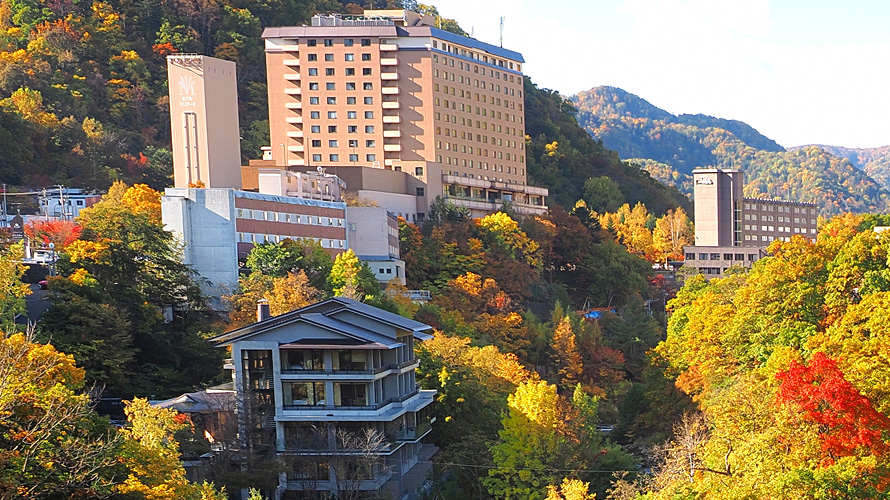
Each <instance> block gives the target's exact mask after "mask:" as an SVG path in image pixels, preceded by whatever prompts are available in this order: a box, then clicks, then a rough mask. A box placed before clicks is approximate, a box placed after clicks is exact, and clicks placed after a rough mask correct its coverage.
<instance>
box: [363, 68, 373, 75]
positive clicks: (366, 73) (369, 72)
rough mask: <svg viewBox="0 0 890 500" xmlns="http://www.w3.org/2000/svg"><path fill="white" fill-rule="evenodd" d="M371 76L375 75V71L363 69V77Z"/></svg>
mask: <svg viewBox="0 0 890 500" xmlns="http://www.w3.org/2000/svg"><path fill="white" fill-rule="evenodd" d="M371 74H373V71H372V70H371V68H362V75H364V76H371Z"/></svg>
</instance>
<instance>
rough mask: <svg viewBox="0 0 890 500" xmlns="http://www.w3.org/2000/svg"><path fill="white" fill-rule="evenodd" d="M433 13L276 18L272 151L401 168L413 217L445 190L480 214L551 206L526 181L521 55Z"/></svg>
mask: <svg viewBox="0 0 890 500" xmlns="http://www.w3.org/2000/svg"><path fill="white" fill-rule="evenodd" d="M434 24H435V23H434V20H433V19H432V18H431V17H429V16H420V15H419V14H417V13H414V12H411V11H405V10H385V11H365V15H364V16H361V17H343V16H336V15H335V16H315V17H313V19H312V25H311V26H300V27H281V28H267V29H266V30H265V32H264V33H263V38H264V39H265V43H266V66H267V75H268V89H269V127H270V140H271V148H270V149H271V151H270V152H271V160H272V162H274V164H275V165H276V166H278V167H286V168H289V169H292V170H305V169H314V168H317V167H325V168H332V169H337V170H338V171H340V170H345V168H344V167H356V168H358V167H362V168H365V169H379V170H393V171H401V172H403V173H405V174H407V175H410V176H412V177H413V178H415V179H416V180H417V181H419V182H416V183H415V182H413V181H412V182H402V183H400V184H401V185H400V186H398V187H397V188H393V191H394V192H395V193H396V194H401V195H409V196H412V200H411V201H412V202H414V203H416V210H415V211H414V213H412V214H411V216H409V217H408V218H409V220H411V219H412V218H413V219H422V218H423V217H424V215H425V213H426V211H427V208H428V207H429V204H430V202H431V201H432V200H433V199H434V198H435V197H436V196H442V197H445V198H447V199H448V200H449V201H451V202H452V203H454V204H456V205H460V206H465V207H467V208H469V209H470V210H471V213H472V214H473V215H474V216H478V215H485V214H487V213H491V212H494V211H496V210H498V209H499V208H500V207H501V206H502V204H503V203H504V202H511V203H512V204H513V207H514V209H515V210H516V211H517V212H518V213H525V214H539V213H543V212H545V211H546V209H547V207H546V203H545V198H546V196H547V194H548V193H547V189H545V188H539V187H533V186H529V185H527V183H526V156H525V154H526V151H525V124H524V115H525V112H524V104H523V103H524V101H523V76H522V64H523V62H524V61H523V58H522V55H521V54H519V53H517V52H514V51H511V50H507V49H504V48H501V47H497V46H494V45H489V44H487V43H482V42H479V41H477V40H475V39H472V38H468V37H464V36H459V35H455V34H453V33H450V32H447V31H444V30H441V29H438V28H436V27H435V26H434ZM338 175H339V174H338ZM406 186H407V188H406ZM403 191H404V192H403ZM399 212H401V210H399Z"/></svg>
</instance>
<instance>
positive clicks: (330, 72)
mask: <svg viewBox="0 0 890 500" xmlns="http://www.w3.org/2000/svg"><path fill="white" fill-rule="evenodd" d="M345 73H346V76H355V68H345ZM373 74H374V70H373V69H372V68H362V76H371V75H373ZM324 75H325V76H337V70H336V69H334V68H325V70H324ZM309 76H318V68H309ZM350 90H355V88H352V89H350Z"/></svg>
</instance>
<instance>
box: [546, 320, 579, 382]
mask: <svg viewBox="0 0 890 500" xmlns="http://www.w3.org/2000/svg"><path fill="white" fill-rule="evenodd" d="M551 346H552V348H553V364H554V365H555V368H556V370H557V374H558V376H559V386H560V387H562V388H564V389H570V388H573V387H575V385H577V384H578V382H579V377H580V376H581V373H582V372H583V371H584V366H583V364H582V362H581V355H580V354H579V353H578V347H577V345H576V344H575V334H574V332H572V324H571V322H570V321H569V317H568V316H566V317H564V318H563V319H562V320H560V322H559V324H558V325H557V326H556V329H555V330H554V331H553V342H552V344H551Z"/></svg>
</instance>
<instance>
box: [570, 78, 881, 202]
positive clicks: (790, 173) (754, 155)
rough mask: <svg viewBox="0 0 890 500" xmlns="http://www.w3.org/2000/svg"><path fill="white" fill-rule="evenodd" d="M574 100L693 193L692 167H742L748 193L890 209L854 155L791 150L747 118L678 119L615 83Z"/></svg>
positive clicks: (615, 138)
mask: <svg viewBox="0 0 890 500" xmlns="http://www.w3.org/2000/svg"><path fill="white" fill-rule="evenodd" d="M572 100H573V101H574V102H575V103H576V104H577V105H578V108H579V112H578V121H579V123H580V124H581V125H582V126H583V127H584V128H585V129H587V131H588V132H589V133H590V134H591V135H592V136H593V137H594V138H596V139H599V140H601V141H602V143H603V145H604V146H605V147H607V148H611V149H615V150H617V151H618V152H619V153H620V154H621V155H622V156H623V157H627V158H635V159H640V160H635V161H637V162H638V164H639V165H640V166H641V167H642V168H646V169H651V170H650V173H651V174H652V176H653V177H655V178H657V179H659V180H661V181H663V182H669V183H671V184H672V185H675V186H677V187H679V188H680V189H681V190H683V191H684V192H685V193H687V194H689V193H690V191H689V188H691V182H690V174H691V173H692V169H694V168H696V167H707V166H715V167H723V168H730V167H731V168H742V169H743V170H744V171H745V174H746V185H745V194H746V195H747V196H752V197H766V198H783V199H790V200H796V201H808V202H814V203H818V204H819V206H820V207H821V209H822V213H823V214H835V213H840V212H845V211H853V212H864V211H883V210H886V209H887V208H888V206H890V205H888V203H890V191H888V187H887V186H885V185H882V184H879V183H878V182H875V180H874V179H872V178H871V177H869V175H868V174H869V171H867V170H860V169H859V168H856V162H853V161H852V160H851V159H849V158H847V155H843V156H837V155H835V154H832V152H830V151H827V150H826V149H822V148H820V147H815V146H805V147H801V148H795V149H793V150H785V149H784V148H782V147H781V146H780V145H779V144H777V143H776V142H775V141H773V140H771V139H769V138H767V137H765V136H763V135H762V134H760V133H759V132H757V131H756V130H755V129H753V128H752V127H750V126H748V125H747V124H745V123H743V122H739V121H736V120H725V119H720V118H713V117H710V116H706V115H679V116H675V115H672V114H670V113H668V112H667V111H664V110H662V109H659V108H657V107H655V106H653V105H652V104H650V103H649V102H647V101H645V100H644V99H641V98H639V97H638V96H635V95H633V94H630V93H628V92H625V91H623V90H621V89H617V88H614V87H597V88H594V89H592V90H589V91H587V92H581V93H579V94H578V95H576V96H573V97H572ZM857 158H858V153H857ZM859 161H860V162H864V161H867V160H859ZM878 163H879V162H878V161H875V162H874V164H875V165H877V164H878ZM668 166H669V167H670V168H667V167H668ZM873 170H874V171H878V170H879V169H877V168H875V169H873Z"/></svg>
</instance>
